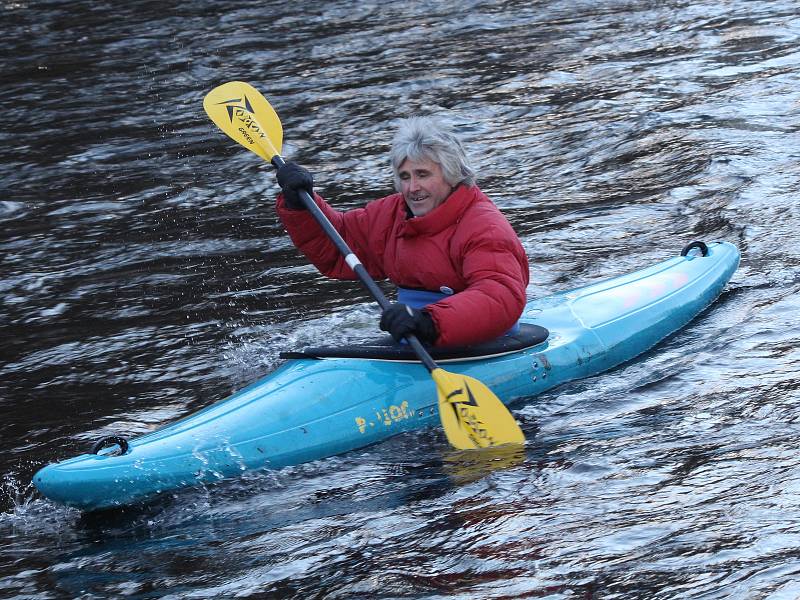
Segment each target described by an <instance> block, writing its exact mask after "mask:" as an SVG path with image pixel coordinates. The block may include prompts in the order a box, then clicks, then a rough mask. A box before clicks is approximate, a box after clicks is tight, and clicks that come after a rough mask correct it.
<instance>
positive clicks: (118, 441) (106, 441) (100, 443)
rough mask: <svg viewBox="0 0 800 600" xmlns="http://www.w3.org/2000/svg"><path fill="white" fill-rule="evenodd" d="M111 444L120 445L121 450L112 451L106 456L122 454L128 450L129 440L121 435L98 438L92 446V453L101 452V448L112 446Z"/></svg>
mask: <svg viewBox="0 0 800 600" xmlns="http://www.w3.org/2000/svg"><path fill="white" fill-rule="evenodd" d="M111 446H119V450H118V451H117V452H111V453H110V454H107V455H106V456H122V455H123V454H126V453H127V452H128V440H126V439H125V438H124V437H121V436H119V435H109V436H106V437H104V438H102V439H99V440H97V441H96V442H95V443H94V446H92V451H91V453H92V454H99V453H100V451H101V450H103V449H104V448H110V447H111Z"/></svg>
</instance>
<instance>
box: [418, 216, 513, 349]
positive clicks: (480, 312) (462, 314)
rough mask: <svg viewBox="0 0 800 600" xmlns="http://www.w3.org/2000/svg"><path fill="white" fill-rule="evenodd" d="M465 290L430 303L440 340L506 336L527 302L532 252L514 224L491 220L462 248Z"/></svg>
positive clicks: (469, 341) (449, 343) (469, 340)
mask: <svg viewBox="0 0 800 600" xmlns="http://www.w3.org/2000/svg"><path fill="white" fill-rule="evenodd" d="M461 259H462V276H463V278H464V280H465V281H466V282H467V287H466V289H464V290H463V291H461V292H459V293H457V294H454V295H453V296H451V297H449V298H447V299H445V300H441V301H439V302H437V303H435V304H432V305H430V306H428V308H427V310H428V312H429V313H430V315H431V316H432V317H433V320H434V323H436V327H437V330H438V331H439V337H438V338H437V340H436V345H437V346H461V345H467V344H474V343H478V342H481V341H485V340H488V339H493V338H495V337H498V336H501V335H503V334H504V333H506V332H507V331H508V330H509V329H511V327H513V326H514V324H515V323H516V322H517V321H518V320H519V318H520V316H521V315H522V311H523V310H524V308H525V302H526V294H525V290H526V288H527V286H528V280H529V271H528V258H527V256H526V254H525V250H524V249H523V248H522V244H521V243H520V241H519V238H517V236H516V234H515V233H514V231H513V229H512V228H511V226H510V225H509V224H508V223H507V222H505V223H504V224H502V225H489V226H487V227H485V228H484V229H483V230H482V231H481V232H480V234H479V235H477V236H474V237H471V238H470V239H469V240H468V241H467V242H466V243H465V244H464V247H463V249H462V256H461Z"/></svg>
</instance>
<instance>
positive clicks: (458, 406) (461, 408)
mask: <svg viewBox="0 0 800 600" xmlns="http://www.w3.org/2000/svg"><path fill="white" fill-rule="evenodd" d="M464 388H466V390H467V399H466V400H464V399H463V398H459V399H454V398H455V397H456V396H463V395H464ZM464 388H458V389H457V390H453V391H452V392H450V393H449V394H448V395H447V401H448V402H449V403H450V404H451V405H452V406H453V410H454V411H456V413H458V415H459V416H460V417H461V418H460V419H459V423H461V424H462V425H465V426H466V427H464V429H465V431H466V433H467V435H468V436H469V437H471V438H472V439H473V440H474V441H475V443H477V444H478V445H479V446H482V445H483V444H481V443H480V440H485V441H486V443H487V444H488V445H489V446H494V445H495V440H494V438H493V437H491V436H490V435H489V432H488V431H487V429H486V426H485V425H484V424H483V421H481V418H480V416H479V411H477V410H470V407H474V408H476V409H478V408H480V407H479V405H478V401H477V400H476V399H475V396H474V394H473V393H472V390H471V389H470V388H469V385H468V384H467V382H466V381H465V382H464Z"/></svg>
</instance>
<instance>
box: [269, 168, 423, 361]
mask: <svg viewBox="0 0 800 600" xmlns="http://www.w3.org/2000/svg"><path fill="white" fill-rule="evenodd" d="M272 164H273V165H274V166H275V168H276V169H280V168H281V167H282V166H283V165H285V164H286V162H285V161H284V160H283V158H282V157H281V156H278V155H276V156H273V157H272ZM299 196H300V199H301V200H302V201H303V204H304V205H305V207H306V209H307V210H308V211H309V212H310V213H311V214H312V215H313V217H314V219H316V221H317V223H319V226H320V227H322V230H323V231H324V232H325V234H326V235H327V236H328V238H330V240H331V241H332V242H333V244H334V245H335V246H336V249H337V250H339V252H340V253H341V254H342V256H344V260H345V262H346V263H347V264H348V265H349V266H350V268H351V269H353V272H354V273H355V274H356V276H357V277H358V278H359V280H361V283H363V284H364V286H365V287H366V288H367V290H369V293H370V294H372V297H373V298H375V301H376V302H377V303H378V306H380V307H381V309H383V310H386V309H387V308H389V306H391V303H390V302H389V300H387V299H386V296H385V295H384V293H383V291H382V290H381V288H379V287H378V284H377V283H375V280H374V279H373V278H372V276H371V275H370V274H369V273H368V272H367V269H366V268H364V265H362V264H361V261H360V260H358V257H357V256H356V255H355V254H354V253H353V251H352V250H350V246H348V245H347V242H345V241H344V239H342V236H341V235H339V232H338V231H336V228H335V227H334V226H333V224H332V223H331V222H330V221H329V220H328V217H326V216H325V213H323V212H322V209H320V207H319V206H317V203H316V202H314V199H313V198H312V197H311V194H309V193H308V192H307V191H305V190H299ZM406 341H407V342H408V343H409V345H410V346H411V348H412V349H413V350H414V352H415V353H416V355H417V356H418V357H419V359H420V360H421V361H422V364H423V365H425V367H426V368H427V369H428V371H433V370H434V369H436V368H438V365H437V364H436V362H434V360H433V358H431V355H430V354H428V351H427V350H425V347H424V346H423V345H422V342H420V341H419V339H418V338H417V336H415V335H414V334H412V333H410V334H408V335H406Z"/></svg>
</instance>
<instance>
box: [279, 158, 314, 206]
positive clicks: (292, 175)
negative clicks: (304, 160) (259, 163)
mask: <svg viewBox="0 0 800 600" xmlns="http://www.w3.org/2000/svg"><path fill="white" fill-rule="evenodd" d="M277 176H278V185H280V186H281V189H282V190H283V202H284V204H286V207H287V208H290V209H291V210H305V208H306V207H305V205H304V204H303V201H302V200H300V195H299V193H298V192H299V191H300V190H305V191H307V192H308V193H309V194H310V195H311V197H313V196H314V177H313V176H312V175H311V173H310V172H309V171H308V170H307V169H304V168H303V167H301V166H300V165H298V164H297V163H293V162H287V163H286V164H284V165H283V166H282V167H281V168H280V169H278V173H277Z"/></svg>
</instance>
